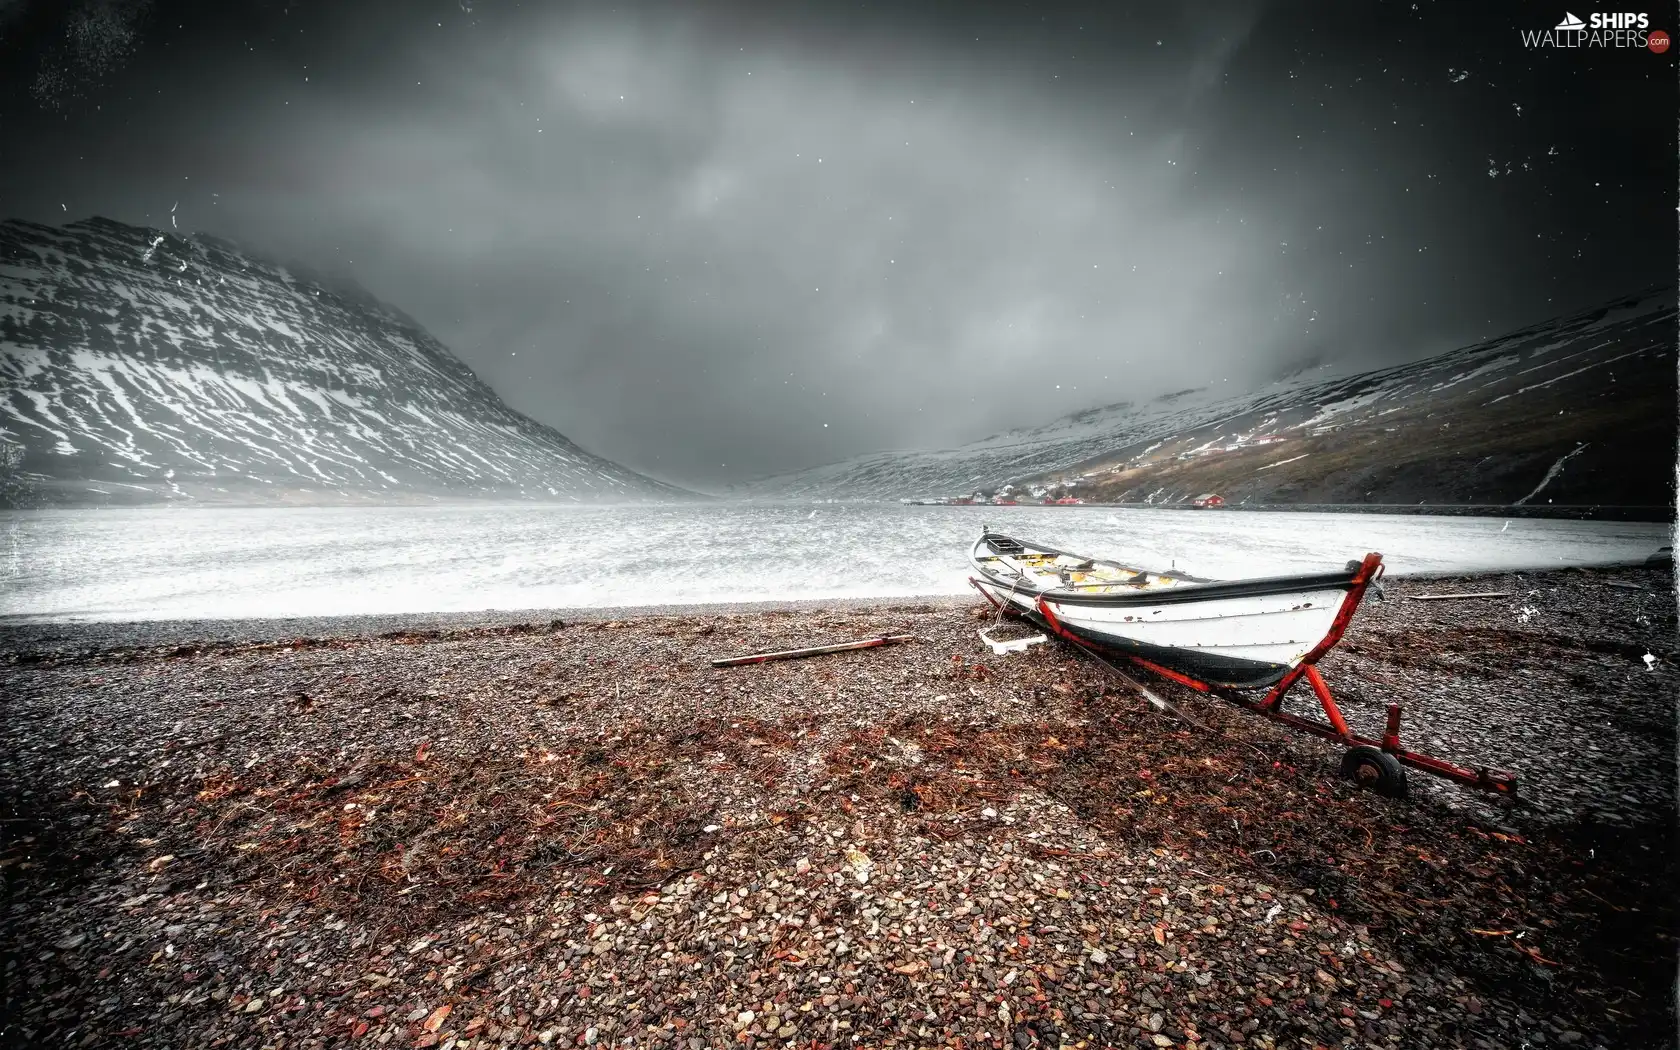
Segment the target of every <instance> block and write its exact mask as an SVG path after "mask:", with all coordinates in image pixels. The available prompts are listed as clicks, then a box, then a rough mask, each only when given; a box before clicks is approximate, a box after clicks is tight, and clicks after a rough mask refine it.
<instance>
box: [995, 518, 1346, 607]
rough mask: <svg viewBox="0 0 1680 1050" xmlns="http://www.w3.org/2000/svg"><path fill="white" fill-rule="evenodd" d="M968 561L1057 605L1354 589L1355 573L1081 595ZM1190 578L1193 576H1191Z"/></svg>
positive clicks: (1005, 586)
mask: <svg viewBox="0 0 1680 1050" xmlns="http://www.w3.org/2000/svg"><path fill="white" fill-rule="evenodd" d="M984 539H1008V537H1003V536H995V535H994V536H988V537H984ZM1017 542H1020V541H1017ZM976 546H978V544H976ZM1026 546H1027V547H1028V548H1029V549H1030V550H1036V551H1043V552H1045V553H1055V554H1066V553H1067V552H1065V551H1052V550H1051V548H1049V547H1040V546H1038V545H1037V544H1032V543H1028V544H1026ZM1068 557H1077V555H1068ZM1093 560H1095V559H1093ZM970 562H971V563H972V564H973V566H974V568H975V570H976V571H978V572H979V573H980V574H981V575H982V576H984V577H985V578H986V582H987V583H989V584H991V585H992V586H993V587H997V588H1000V589H1001V590H1003V591H1004V592H1008V591H1009V590H1010V585H1011V583H1014V585H1015V588H1014V589H1015V593H1016V594H1017V595H1019V596H1023V597H1030V598H1038V597H1040V596H1045V597H1048V598H1049V599H1050V600H1051V601H1053V602H1055V603H1056V604H1057V605H1110V606H1129V605H1179V604H1182V603H1185V602H1211V601H1221V600H1224V599H1226V598H1265V597H1270V596H1272V595H1278V594H1295V593H1297V592H1300V591H1324V590H1341V591H1347V590H1351V589H1352V588H1353V578H1354V576H1356V575H1357V574H1358V564H1357V563H1355V564H1354V567H1353V568H1349V569H1346V570H1344V571H1342V572H1322V573H1311V574H1308V575H1302V576H1265V577H1261V578H1259V579H1252V580H1219V581H1198V582H1196V583H1192V584H1188V585H1186V586H1182V587H1173V588H1169V589H1166V590H1154V591H1151V590H1139V591H1137V592H1134V593H1130V594H1127V593H1120V594H1114V593H1106V594H1081V593H1079V592H1078V591H1076V590H1066V589H1059V588H1054V587H1049V588H1041V587H1036V586H1033V585H1031V584H1027V585H1022V584H1021V583H1020V582H1019V581H1012V580H1010V579H1008V578H1007V577H1002V576H999V575H998V574H996V573H994V572H992V571H991V570H990V569H989V568H987V567H986V566H985V565H983V564H981V563H980V562H979V561H978V560H977V559H975V558H972V557H971V558H970ZM1104 564H1114V563H1112V562H1108V563H1104ZM1151 575H1157V576H1171V575H1172V574H1170V573H1153V572H1152V573H1151ZM1181 578H1183V577H1181ZM1190 578H1191V579H1194V577H1190Z"/></svg>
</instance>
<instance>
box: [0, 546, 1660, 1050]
mask: <svg viewBox="0 0 1680 1050" xmlns="http://www.w3.org/2000/svg"><path fill="white" fill-rule="evenodd" d="M1448 580H1457V581H1460V582H1459V583H1457V584H1452V585H1451V586H1453V587H1454V588H1456V589H1462V590H1464V591H1467V592H1468V591H1487V590H1498V591H1504V592H1507V594H1508V596H1507V597H1505V598H1501V599H1494V600H1476V599H1472V600H1465V601H1458V602H1436V601H1412V600H1409V599H1410V597H1411V596H1412V595H1415V594H1417V593H1419V592H1420V591H1423V592H1425V593H1428V592H1433V591H1436V590H1439V589H1443V588H1442V582H1443V581H1448ZM1387 583H1388V587H1387V590H1388V596H1387V600H1386V601H1383V602H1376V601H1373V600H1367V602H1366V604H1365V605H1364V606H1363V607H1362V608H1361V611H1360V613H1359V615H1357V616H1356V617H1355V618H1354V620H1353V624H1352V626H1351V628H1350V631H1349V633H1348V636H1347V637H1346V639H1344V641H1343V643H1342V645H1340V646H1338V647H1337V648H1336V649H1335V650H1334V651H1332V653H1331V654H1330V655H1329V657H1328V658H1327V659H1326V661H1325V663H1324V665H1323V666H1324V673H1325V677H1326V678H1327V680H1328V681H1329V683H1330V687H1331V688H1332V689H1333V690H1334V691H1335V693H1336V696H1337V698H1338V700H1339V701H1340V703H1341V704H1342V707H1343V710H1344V712H1346V714H1347V717H1348V720H1349V721H1350V723H1352V724H1353V725H1354V726H1355V727H1356V728H1360V729H1364V730H1366V731H1369V730H1371V729H1372V728H1373V727H1375V726H1379V725H1380V724H1381V721H1382V718H1383V711H1384V708H1385V707H1386V705H1387V704H1388V703H1390V702H1393V701H1399V702H1402V703H1403V704H1404V705H1405V708H1406V716H1405V717H1406V720H1405V722H1404V724H1403V727H1402V738H1403V740H1405V742H1406V743H1407V745H1408V746H1410V747H1413V748H1416V749H1417V750H1420V751H1424V752H1428V753H1432V754H1439V755H1440V756H1441V757H1444V758H1448V759H1450V760H1453V761H1459V762H1464V763H1477V762H1484V763H1487V764H1490V765H1494V766H1506V767H1508V768H1512V769H1514V770H1515V771H1516V772H1517V773H1518V775H1519V777H1521V778H1522V779H1521V781H1520V783H1519V789H1518V791H1519V793H1518V795H1517V797H1516V798H1514V799H1512V798H1504V797H1494V796H1487V795H1483V794H1481V793H1478V792H1475V791H1473V790H1471V789H1467V788H1462V787H1460V786H1457V785H1453V784H1448V783H1444V782H1438V781H1435V780H1433V779H1432V778H1429V777H1427V776H1424V775H1422V774H1421V773H1415V772H1414V773H1413V774H1412V775H1411V777H1410V781H1411V788H1412V795H1411V798H1410V799H1409V800H1404V801H1397V800H1392V799H1386V798H1380V797H1378V796H1375V795H1372V794H1370V793H1367V792H1362V791H1360V790H1358V789H1357V788H1356V787H1354V786H1353V785H1351V784H1349V783H1348V782H1347V781H1344V780H1341V779H1339V778H1337V777H1336V775H1335V769H1336V763H1337V761H1338V757H1339V750H1338V749H1337V748H1335V747H1333V746H1330V745H1327V744H1325V743H1324V742H1322V741H1319V740H1317V739H1315V738H1311V737H1307V736H1304V735H1301V734H1296V733H1290V732H1287V731H1284V730H1283V729H1281V728H1280V727H1278V726H1276V725H1274V724H1272V723H1268V722H1265V721H1263V720H1260V719H1256V718H1254V717H1253V716H1251V715H1248V714H1246V713H1244V712H1242V711H1240V710H1239V709H1237V708H1235V707H1234V706H1232V705H1228V704H1224V703H1220V702H1217V701H1214V700H1211V699H1209V698H1206V697H1202V696H1200V695H1199V694H1194V693H1191V692H1190V691H1189V690H1185V689H1182V688H1179V687H1175V686H1173V685H1172V684H1170V683H1164V682H1161V681H1159V680H1156V679H1153V678H1142V677H1140V680H1142V681H1146V682H1147V684H1148V685H1149V687H1150V688H1151V689H1154V690H1156V691H1157V692H1159V693H1160V694H1161V695H1163V696H1165V697H1167V698H1168V699H1170V700H1171V701H1172V702H1173V703H1175V704H1177V705H1179V706H1180V707H1181V708H1182V709H1183V710H1184V711H1185V712H1187V713H1188V714H1189V715H1190V717H1191V718H1193V719H1194V722H1187V721H1180V720H1179V719H1178V718H1176V717H1174V716H1171V715H1168V714H1165V713H1162V712H1160V711H1157V710H1155V709H1154V708H1152V707H1151V706H1150V705H1149V704H1148V703H1147V702H1145V701H1144V700H1143V699H1142V698H1141V697H1139V696H1138V695H1137V694H1136V693H1134V692H1133V691H1131V689H1130V688H1129V687H1127V686H1126V685H1125V684H1124V683H1122V682H1120V681H1119V680H1118V679H1115V678H1113V677H1112V676H1110V675H1108V674H1107V673H1106V672H1105V671H1104V669H1103V668H1102V667H1101V666H1100V665H1098V664H1096V663H1095V662H1094V661H1091V660H1090V659H1089V658H1087V657H1085V656H1083V655H1082V654H1080V653H1078V652H1077V651H1075V650H1071V649H1070V648H1068V647H1065V646H1061V645H1058V644H1056V643H1049V644H1046V645H1043V646H1037V647H1034V648H1032V649H1029V650H1027V651H1026V652H1024V653H1017V654H1011V655H1009V656H1004V657H998V656H995V655H994V654H992V653H991V651H990V650H989V649H987V648H986V647H985V646H984V645H982V644H980V642H979V641H978V640H977V639H976V638H975V636H974V632H975V630H976V629H977V628H978V627H979V626H982V625H983V624H984V623H986V622H988V621H989V619H990V617H989V616H987V615H986V612H985V610H984V607H983V604H982V603H981V602H980V599H979V598H978V597H974V598H956V599H945V600H933V601H930V600H916V599H903V600H893V601H892V602H891V603H890V604H889V603H885V602H881V601H877V600H868V601H864V602H861V603H860V602H856V601H853V602H849V603H844V607H842V605H843V603H837V602H833V601H821V602H812V603H801V604H800V605H799V606H790V605H789V604H788V603H775V605H774V607H770V608H766V607H765V606H764V605H762V604H759V605H746V606H741V605H737V606H713V607H710V608H709V609H708V610H707V611H696V610H695V609H693V608H691V607H680V608H669V607H667V608H663V609H661V608H654V609H650V610H646V611H644V612H643V613H642V614H640V615H634V616H633V615H629V614H627V613H626V612H625V611H624V610H586V611H584V612H585V613H586V615H578V613H576V612H574V613H572V614H571V615H570V616H569V617H561V618H559V619H560V620H561V622H560V623H558V624H556V623H555V622H554V620H555V619H556V618H554V617H546V618H545V617H544V616H543V615H533V614H531V613H526V612H521V613H506V614H497V616H495V617H488V616H483V615H476V614H475V615H473V616H470V617H465V618H463V617H452V618H447V619H444V620H440V619H439V618H438V617H436V616H427V615H426V614H420V616H419V617H418V618H416V617H408V618H404V619H403V620H402V621H401V622H400V623H399V622H397V621H393V620H390V619H387V618H375V619H374V620H372V621H369V620H368V619H366V618H348V619H338V620H308V621H302V622H301V623H302V624H303V625H312V628H313V633H310V634H304V633H300V631H299V628H300V622H299V621H234V622H232V623H235V624H237V629H228V628H227V626H226V624H227V623H228V622H222V624H221V625H220V626H218V625H216V624H211V625H209V626H208V627H207V626H206V624H205V623H204V622H197V623H194V622H184V623H173V624H171V623H168V622H165V623H164V624H163V626H162V628H160V629H159V630H156V631H151V632H148V631H147V630H145V628H147V627H148V625H145V624H138V625H137V624H120V625H115V626H113V627H111V629H110V631H109V632H108V633H106V634H103V635H102V634H100V633H99V631H100V630H101V629H103V628H105V627H107V626H110V625H100V624H77V625H48V631H49V633H47V634H40V635H37V636H36V637H35V639H34V641H33V642H31V643H30V644H32V645H33V646H34V648H32V649H25V650H22V651H16V650H14V652H13V654H12V663H11V665H10V666H8V667H7V674H8V679H9V688H8V690H7V691H5V693H4V694H3V695H0V877H3V878H4V879H5V882H6V886H7V891H8V899H7V902H6V907H5V909H4V910H0V959H4V960H7V962H6V965H8V966H9V967H11V969H9V970H8V974H9V976H10V977H11V982H10V987H11V988H12V989H13V990H12V991H6V990H4V989H3V988H0V1010H4V1011H5V1012H7V1013H9V1015H10V1017H11V1018H12V1021H11V1024H12V1025H13V1028H12V1029H11V1030H10V1031H9V1032H8V1034H15V1035H16V1036H17V1038H19V1039H20V1040H33V1041H35V1042H36V1043H40V1044H44V1045H53V1044H56V1043H57V1042H59V1041H62V1040H64V1039H66V1038H68V1037H69V1036H70V1033H71V1032H72V1031H74V1032H76V1033H77V1035H76V1038H77V1039H83V1038H87V1037H90V1036H91V1037H93V1039H94V1041H95V1042H99V1043H101V1044H103V1043H104V1042H112V1043H114V1042H116V1041H118V1040H127V1041H129V1044H130V1045H138V1046H148V1047H159V1048H162V1047H169V1048H170V1050H177V1048H187V1047H194V1048H196V1047H209V1046H213V1045H220V1046H247V1045H249V1046H258V1045H265V1046H266V1045H275V1044H277V1043H280V1042H282V1041H283V1042H284V1043H285V1045H287V1046H296V1047H321V1048H325V1047H331V1046H337V1045H344V1044H347V1043H350V1042H351V1041H356V1042H357V1043H360V1042H362V1041H365V1040H368V1039H372V1040H376V1041H377V1042H378V1043H382V1044H385V1045H391V1046H421V1047H432V1046H435V1047H438V1048H440V1050H441V1048H442V1047H444V1046H449V1047H450V1048H451V1050H491V1048H501V1047H506V1046H521V1047H523V1046H529V1045H546V1046H560V1045H567V1046H572V1045H585V1046H587V1045H590V1044H591V1043H594V1044H596V1045H602V1046H608V1045H610V1046H615V1047H616V1046H623V1045H625V1041H626V1040H633V1041H634V1042H633V1044H632V1045H634V1046H636V1047H658V1048H664V1050H706V1048H714V1047H716V1048H722V1047H726V1046H727V1047H731V1048H734V1050H741V1048H743V1047H753V1048H769V1047H786V1046H789V1045H798V1046H802V1047H804V1046H810V1045H812V1044H813V1043H816V1044H821V1045H827V1046H831V1047H835V1046H842V1045H853V1040H852V1037H853V1036H857V1037H858V1041H859V1042H858V1044H857V1045H867V1046H878V1047H885V1046H889V1045H893V1046H933V1045H940V1046H956V1045H959V1041H960V1045H962V1046H964V1047H966V1048H969V1050H974V1048H977V1047H987V1048H992V1050H1020V1048H1022V1047H1028V1048H1030V1047H1034V1046H1044V1047H1061V1046H1077V1045H1079V1044H1080V1043H1083V1045H1084V1046H1085V1047H1086V1048H1088V1050H1096V1048H1098V1047H1129V1048H1130V1047H1139V1048H1150V1050H1154V1048H1165V1047H1174V1048H1179V1050H1187V1048H1189V1047H1192V1046H1194V1047H1196V1048H1197V1050H1218V1048H1227V1050H1230V1048H1236V1047H1256V1046H1264V1045H1268V1042H1267V1041H1268V1040H1270V1045H1275V1046H1278V1047H1282V1046H1286V1045H1301V1040H1307V1041H1308V1042H1309V1043H1310V1044H1312V1045H1327V1046H1328V1045H1349V1043H1348V1041H1349V1040H1353V1041H1354V1043H1356V1044H1357V1045H1362V1046H1363V1045H1377V1046H1385V1045H1386V1046H1410V1045H1419V1046H1442V1047H1448V1046H1465V1047H1470V1046H1475V1047H1479V1048H1482V1050H1485V1048H1488V1047H1493V1048H1498V1050H1506V1048H1509V1050H1518V1048H1519V1047H1520V1046H1523V1045H1524V1044H1527V1045H1529V1046H1542V1045H1543V1046H1571V1045H1573V1046H1579V1047H1583V1048H1598V1047H1605V1048H1609V1047H1615V1046H1623V1045H1657V1044H1658V1043H1659V1042H1660V1041H1661V1040H1662V1039H1663V1038H1666V1037H1667V1035H1668V1034H1671V1033H1672V1030H1673V1017H1672V1013H1671V997H1670V996H1669V989H1668V980H1669V977H1670V976H1671V969H1670V968H1671V964H1672V953H1673V944H1674V937H1675V936H1676V934H1677V933H1680V916H1677V913H1676V904H1677V902H1676V901H1675V899H1674V897H1673V894H1672V886H1673V885H1674V883H1675V881H1676V878H1677V877H1680V872H1677V870H1676V863H1675V857H1674V852H1673V848H1672V845H1671V844H1670V842H1669V838H1668V832H1669V831H1671V829H1672V827H1673V825H1674V823H1675V819H1676V808H1675V799H1674V775H1675V761H1674V760H1675V747H1674V745H1675V725H1674V721H1673V715H1672V699H1671V694H1672V690H1673V685H1674V680H1675V673H1676V668H1677V667H1680V647H1677V646H1676V644H1675V642H1674V636H1675V627H1676V622H1675V607H1674V601H1673V593H1672V586H1673V578H1672V573H1671V572H1669V571H1659V570H1655V569H1648V568H1640V567H1627V568H1622V569H1614V570H1598V569H1593V570H1587V569H1580V570H1557V571H1550V572H1545V573H1532V574H1521V575H1519V574H1494V575H1493V576H1487V575H1479V576H1446V577H1440V578H1431V579H1428V580H1427V582H1425V581H1423V580H1419V579H1418V578H1415V577H1405V578H1398V579H1394V580H1390V581H1387ZM545 612H546V611H545ZM63 627H69V628H71V630H67V631H62V632H61V633H60V635H59V636H57V637H54V636H52V635H51V634H50V631H51V630H58V629H60V628H63ZM212 629H214V631H216V632H219V633H216V634H214V636H211V631H212ZM168 630H173V631H176V632H185V633H184V634H183V633H177V634H175V635H169V634H168V633H167V631H168ZM889 633H892V634H896V633H908V634H913V635H914V641H911V642H907V643H905V644H902V645H896V646H891V647H886V648H880V649H871V650H866V651H861V652H852V653H842V654H835V655H833V656H828V657H818V658H813V659H806V660H793V661H783V662H777V663H770V664H762V665H754V666H749V667H738V668H725V669H718V668H712V667H711V666H710V665H709V660H710V658H712V657H715V656H720V655H736V654H741V653H747V652H755V651H765V650H771V649H784V648H795V647H798V646H801V645H809V644H817V643H821V642H824V641H834V640H841V639H847V638H857V637H868V636H873V635H878V634H889ZM18 638H19V635H18V633H17V629H16V628H9V629H5V630H4V631H0V639H3V640H4V642H5V643H7V647H8V648H11V647H12V646H11V644H10V643H12V642H14V641H17V640H18ZM181 639H189V640H185V641H183V640H181ZM1645 653H1651V654H1654V656H1653V662H1652V664H1651V666H1650V667H1649V668H1648V667H1647V666H1646V664H1645V663H1644V662H1642V654H1645ZM1290 703H1291V709H1292V710H1296V711H1301V712H1303V713H1310V711H1311V710H1312V703H1311V697H1310V696H1308V695H1306V694H1305V693H1303V694H1301V695H1296V694H1291V701H1290ZM1612 902H1613V903H1612ZM1518 934H1521V935H1522V936H1521V937H1518ZM113 981H120V982H121V987H122V989H123V992H122V995H120V996H114V995H112V994H111V992H112V988H113V987H114V985H113V983H112V982H113ZM591 1033H594V1035H593V1038H592V1037H591ZM1163 1040H1164V1041H1163ZM1257 1040H1258V1042H1257Z"/></svg>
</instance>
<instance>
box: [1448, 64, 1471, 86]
mask: <svg viewBox="0 0 1680 1050" xmlns="http://www.w3.org/2000/svg"><path fill="white" fill-rule="evenodd" d="M1469 75H1470V71H1469V70H1468V69H1451V68H1449V69H1448V70H1447V79H1448V80H1450V81H1452V82H1453V83H1454V84H1458V83H1462V82H1463V81H1464V79H1465V78H1466V77H1468V76H1469Z"/></svg>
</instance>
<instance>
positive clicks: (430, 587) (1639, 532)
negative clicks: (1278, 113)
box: [0, 504, 1670, 620]
mask: <svg viewBox="0 0 1680 1050" xmlns="http://www.w3.org/2000/svg"><path fill="white" fill-rule="evenodd" d="M982 522H987V523H990V524H991V525H992V526H993V527H994V528H996V529H999V530H1001V531H1005V532H1011V533H1014V534H1016V535H1018V536H1023V537H1027V538H1030V539H1036V540H1040V541H1043V542H1046V543H1049V544H1052V545H1054V546H1058V547H1062V548H1064V549H1068V550H1074V551H1078V552H1079V553H1082V554H1092V555H1099V556H1102V555H1107V556H1113V557H1117V558H1120V559H1121V560H1124V561H1127V562H1133V563H1137V564H1141V565H1144V566H1148V567H1163V568H1165V567H1171V566H1173V565H1176V566H1177V567H1178V568H1180V569H1185V570H1188V571H1191V572H1194V573H1197V574H1200V575H1203V576H1210V577H1216V578H1219V577H1223V578H1230V577H1241V576H1259V575H1273V574H1277V573H1282V572H1288V571H1293V570H1302V569H1315V568H1325V567H1336V566H1340V565H1342V564H1343V563H1345V562H1347V561H1348V560H1349V559H1352V558H1357V557H1359V556H1360V555H1362V554H1364V553H1365V552H1366V551H1369V550H1375V551H1381V552H1382V553H1383V555H1384V556H1385V558H1386V560H1387V562H1388V565H1389V571H1390V573H1391V574H1404V573H1417V572H1453V571H1475V570H1499V569H1539V568H1559V567H1563V566H1569V565H1612V564H1617V563H1624V562H1630V561H1631V562H1637V561H1642V560H1643V559H1644V558H1645V557H1646V556H1647V555H1648V554H1650V553H1651V552H1652V551H1654V550H1656V548H1658V547H1659V546H1662V545H1663V544H1666V543H1668V542H1670V538H1669V531H1670V527H1669V526H1668V525H1663V524H1646V523H1621V522H1587V521H1543V520H1537V519H1511V520H1508V521H1507V520H1504V519H1499V518H1464V517H1421V516H1412V515H1375V514H1293V513H1244V512H1241V511H1210V512H1196V511H1164V510H1122V509H1116V508H1112V507H999V508H990V507H907V506H900V505H897V504H821V505H815V506H813V505H811V504H723V505H712V506H701V507H695V506H671V507H533V506H529V505H519V506H496V507H488V506H470V507H462V506H455V507H384V508H372V509H370V508H309V509H298V508H288V509H268V508H263V509H254V508H253V509H203V508H195V509H167V508H158V509H143V510H137V509H130V510H100V511H16V512H4V513H0V616H6V617H9V618H25V619H56V620H84V619H89V620H156V619H223V618H240V617H285V616H326V615H339V614H364V613H405V612H469V611H476V610H483V609H508V610H511V609H558V608H599V607H610V606H620V605H660V604H684V603H706V602H744V601H780V600H789V599H798V598H835V597H876V596H919V595H945V594H961V593H966V592H967V586H966V583H965V581H966V579H967V575H968V569H967V564H966V558H967V553H968V548H969V546H970V545H971V544H972V543H973V541H974V538H975V537H976V536H977V535H978V534H979V531H980V525H981V523H982Z"/></svg>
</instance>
